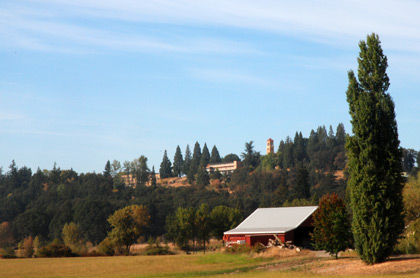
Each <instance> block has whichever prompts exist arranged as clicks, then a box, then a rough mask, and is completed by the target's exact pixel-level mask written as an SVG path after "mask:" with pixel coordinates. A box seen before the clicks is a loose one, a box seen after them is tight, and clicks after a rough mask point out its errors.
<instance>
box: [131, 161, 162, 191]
mask: <svg viewBox="0 0 420 278" xmlns="http://www.w3.org/2000/svg"><path fill="white" fill-rule="evenodd" d="M169 163H170V162H169ZM132 174H134V176H135V177H136V179H137V184H141V185H145V184H146V183H147V182H148V181H149V176H150V170H149V167H148V166H147V157H145V156H144V155H141V156H140V157H139V158H138V159H135V160H134V161H133V162H132Z"/></svg>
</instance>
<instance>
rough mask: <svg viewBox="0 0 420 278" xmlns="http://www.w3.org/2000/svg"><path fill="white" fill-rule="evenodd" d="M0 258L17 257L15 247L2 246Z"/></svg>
mask: <svg viewBox="0 0 420 278" xmlns="http://www.w3.org/2000/svg"><path fill="white" fill-rule="evenodd" d="M0 258H3V259H14V258H16V254H15V250H14V249H13V247H10V246H9V247H5V248H0Z"/></svg>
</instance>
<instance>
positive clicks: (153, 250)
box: [144, 238, 174, 256]
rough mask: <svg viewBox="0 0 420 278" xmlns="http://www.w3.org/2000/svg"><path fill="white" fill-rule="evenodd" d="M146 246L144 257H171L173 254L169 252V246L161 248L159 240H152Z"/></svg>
mask: <svg viewBox="0 0 420 278" xmlns="http://www.w3.org/2000/svg"><path fill="white" fill-rule="evenodd" d="M148 244H149V245H148V246H147V247H146V251H145V252H144V254H145V255H148V256H152V255H153V256H154V255H173V254H174V253H173V252H172V251H170V250H169V246H168V245H165V246H161V245H160V244H159V240H156V241H154V240H153V239H152V238H150V239H149V241H148Z"/></svg>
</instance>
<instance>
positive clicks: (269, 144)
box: [267, 138, 274, 154]
mask: <svg viewBox="0 0 420 278" xmlns="http://www.w3.org/2000/svg"><path fill="white" fill-rule="evenodd" d="M269 153H274V141H273V139H271V138H269V139H268V140H267V154H269Z"/></svg>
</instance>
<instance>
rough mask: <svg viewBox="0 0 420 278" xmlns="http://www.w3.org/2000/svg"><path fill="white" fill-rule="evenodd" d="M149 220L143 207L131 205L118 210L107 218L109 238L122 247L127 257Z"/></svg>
mask: <svg viewBox="0 0 420 278" xmlns="http://www.w3.org/2000/svg"><path fill="white" fill-rule="evenodd" d="M149 220H150V216H149V214H148V212H147V209H146V207H144V206H138V205H132V206H127V207H125V208H122V209H119V210H117V211H116V212H114V214H113V215H111V216H110V217H109V218H108V222H109V224H111V227H112V231H111V232H110V233H109V237H110V238H111V239H114V240H115V242H116V243H117V244H118V245H120V246H124V247H125V254H126V255H128V254H129V253H130V247H131V245H133V244H134V243H135V242H136V241H137V239H138V238H139V237H140V235H141V233H142V232H143V229H144V227H145V226H146V225H147V224H148V223H149Z"/></svg>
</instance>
